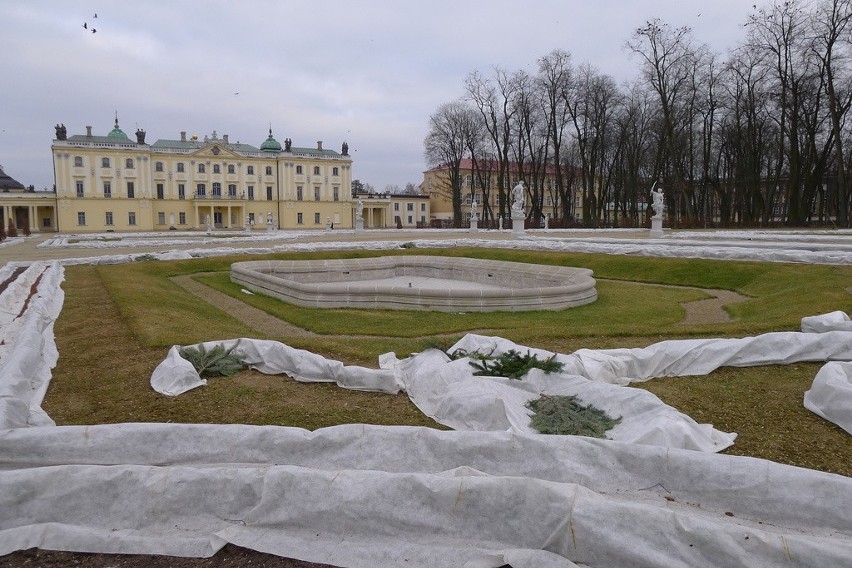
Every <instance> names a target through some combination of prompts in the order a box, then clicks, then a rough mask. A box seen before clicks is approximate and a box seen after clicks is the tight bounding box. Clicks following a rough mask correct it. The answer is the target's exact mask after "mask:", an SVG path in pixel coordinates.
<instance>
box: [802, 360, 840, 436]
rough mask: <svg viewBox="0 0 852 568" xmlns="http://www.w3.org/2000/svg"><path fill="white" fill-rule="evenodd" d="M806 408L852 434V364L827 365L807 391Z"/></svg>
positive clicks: (832, 363) (818, 373) (835, 363)
mask: <svg viewBox="0 0 852 568" xmlns="http://www.w3.org/2000/svg"><path fill="white" fill-rule="evenodd" d="M805 408H807V409H808V410H810V411H811V412H813V413H815V414H818V415H819V416H822V417H823V418H825V419H826V420H828V421H830V422H834V423H835V424H837V425H838V426H840V427H841V428H843V429H844V430H846V431H847V432H849V433H850V434H852V362H839V361H836V362H831V363H826V364H825V365H824V366H823V367H822V368H821V369H820V370H819V372H817V374H816V377H814V382H813V384H812V385H811V388H810V389H809V390H807V391H805Z"/></svg>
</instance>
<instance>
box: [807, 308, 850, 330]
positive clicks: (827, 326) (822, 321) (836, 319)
mask: <svg viewBox="0 0 852 568" xmlns="http://www.w3.org/2000/svg"><path fill="white" fill-rule="evenodd" d="M802 331H803V332H805V333H824V332H826V331H852V320H850V319H849V316H848V315H847V314H846V312H842V311H840V310H838V311H835V312H830V313H827V314H822V315H818V316H808V317H804V318H802Z"/></svg>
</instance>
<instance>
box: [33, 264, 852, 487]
mask: <svg viewBox="0 0 852 568" xmlns="http://www.w3.org/2000/svg"><path fill="white" fill-rule="evenodd" d="M394 253H395V251H382V252H371V251H359V252H346V253H341V252H334V253H331V252H314V253H299V254H296V253H294V254H277V255H266V256H262V257H251V258H252V259H259V258H280V259H305V260H308V259H319V258H354V257H367V256H378V255H387V254H394ZM397 253H402V254H424V253H425V254H442V255H447V256H471V257H477V258H493V259H498V260H509V261H516V262H533V263H542V264H556V265H563V266H579V267H587V268H591V269H592V270H593V271H594V272H595V277H596V278H598V279H599V281H598V293H599V299H598V301H597V302H595V303H593V304H588V305H585V306H580V307H577V308H572V309H568V310H562V311H558V312H546V311H540V312H522V313H513V312H494V313H465V314H456V313H441V312H408V311H382V310H354V309H331V310H322V309H312V308H301V307H297V306H292V305H289V304H285V303H283V302H280V301H278V300H276V299H273V298H268V297H265V296H262V295H258V294H255V295H246V294H245V293H243V292H242V291H241V289H240V287H239V286H237V285H235V284H233V283H231V282H230V279H229V273H228V271H229V269H230V264H231V263H232V262H235V261H239V260H246V259H247V257H246V256H245V255H241V256H238V257H230V258H227V257H218V258H207V259H198V260H188V261H169V262H160V261H149V262H135V263H129V264H122V265H104V266H88V265H83V266H73V267H68V268H66V281H65V283H64V284H63V288H64V290H65V294H66V297H65V305H64V308H63V311H62V313H61V315H60V317H59V319H58V320H57V322H56V326H55V332H56V338H57V346H58V349H59V353H60V358H59V363H58V366H57V368H56V369H55V371H54V378H53V381H52V383H51V385H50V388H49V390H48V393H47V396H46V398H45V401H44V404H43V407H44V409H45V410H46V411H47V413H48V414H49V415H50V416H51V417H53V418H54V420H56V422H57V423H58V424H100V423H114V422H133V421H144V422H195V423H249V424H279V425H287V426H299V427H303V428H308V429H315V428H319V427H323V426H329V425H333V424H341V423H349V422H362V423H372V424H406V425H424V426H431V427H440V426H438V425H437V424H436V423H434V422H433V421H432V420H431V419H429V418H427V417H425V416H423V415H422V414H421V413H420V412H419V411H418V410H417V408H416V407H414V405H413V404H412V403H411V402H410V401H409V400H408V398H407V396H405V395H404V394H401V395H397V396H392V395H384V394H378V393H375V394H374V393H360V392H354V391H346V390H343V389H340V388H338V387H336V386H334V385H329V384H303V383H296V382H295V381H292V380H289V379H287V378H286V377H268V376H264V375H261V374H259V373H256V372H252V371H245V372H241V373H238V374H237V375H235V376H233V377H230V378H226V379H225V378H223V379H211V380H210V381H209V383H208V386H207V387H203V388H200V389H196V390H193V391H190V392H188V393H186V394H183V395H181V396H179V397H175V398H170V397H165V396H162V395H159V394H157V393H155V392H154V391H153V390H152V389H151V388H150V386H149V379H150V376H151V372H152V371H153V369H154V367H155V366H156V365H157V364H159V363H160V361H162V360H163V358H164V357H165V355H166V352H167V351H168V348H169V347H170V346H171V345H175V344H178V345H188V344H192V343H198V342H201V341H208V340H217V339H229V338H235V337H255V338H263V339H275V340H279V341H282V342H285V343H287V344H288V345H291V346H293V347H299V348H304V349H308V350H310V351H313V352H316V353H319V354H321V355H324V356H326V357H329V358H332V359H337V360H340V361H342V362H344V363H345V364H358V365H364V366H369V367H376V365H377V358H378V356H379V355H380V354H381V353H385V352H388V351H394V352H396V353H397V354H398V355H399V356H401V357H404V356H407V355H408V354H409V353H412V352H416V351H420V350H422V349H424V348H426V347H430V346H438V347H442V348H446V347H449V346H450V345H452V343H454V342H455V341H456V340H457V339H458V338H460V337H461V336H462V335H463V334H464V333H467V332H476V333H482V334H487V335H499V336H502V337H505V338H507V339H511V340H512V341H516V342H518V343H521V344H524V345H530V346H535V347H540V348H543V349H549V350H552V351H558V352H561V353H570V352H572V351H575V350H576V349H579V348H591V349H600V348H612V347H641V346H645V345H648V344H650V343H654V342H656V341H660V340H663V339H677V338H689V337H741V336H745V335H753V334H757V333H764V332H768V331H783V330H797V329H798V328H799V323H800V320H801V318H802V317H803V316H807V315H815V314H819V313H825V312H828V311H832V310H837V309H840V310H844V311H847V312H852V295H850V294H849V293H848V292H847V291H846V288H847V287H848V286H849V283H850V282H852V267H836V266H812V265H785V264H774V263H749V262H732V261H712V260H694V259H687V260H685V259H659V258H646V257H626V256H611V255H589V254H563V253H559V254H557V253H543V252H529V251H498V250H484V249H448V250H429V251H424V250H417V249H408V250H405V251H399V252H397ZM186 274H188V275H192V276H193V278H195V279H196V280H197V281H199V282H202V283H204V284H205V285H207V286H210V287H212V288H214V289H216V290H219V291H221V292H224V293H226V294H229V295H231V296H233V297H234V298H239V299H240V300H241V301H243V302H245V303H246V304H249V305H251V306H253V307H255V308H258V309H261V310H263V311H266V312H268V313H270V314H272V315H274V316H276V317H279V318H281V319H284V320H286V321H287V322H289V323H290V324H292V325H294V326H297V327H300V328H303V329H305V330H308V331H309V332H310V333H309V334H300V335H297V336H296V335H294V336H292V337H264V336H263V334H261V333H258V332H257V331H256V330H254V329H252V328H251V327H249V326H247V325H246V324H244V323H241V322H240V321H239V320H237V319H235V318H234V317H232V316H231V315H229V314H227V313H225V312H223V311H222V310H220V309H218V308H217V307H215V306H213V305H211V304H209V303H207V302H205V301H203V300H202V299H200V298H197V297H195V296H193V295H192V294H190V293H189V292H187V291H186V290H184V289H183V288H181V287H180V286H179V285H177V284H176V283H175V282H174V281H172V280H171V279H170V278H171V277H172V276H178V275H186ZM634 282H641V283H644V284H646V285H639V286H637V285H636V284H634ZM660 285H665V286H660ZM695 288H718V289H728V290H735V291H737V292H739V293H741V294H743V295H745V296H748V297H749V300H747V301H744V302H742V303H738V304H734V305H732V306H730V307H729V308H728V310H729V313H730V314H731V316H732V321H730V322H727V323H718V324H710V325H694V326H689V327H685V326H683V325H681V324H680V323H679V322H680V321H681V319H682V318H683V314H684V310H683V308H682V306H681V303H683V302H688V301H693V300H698V299H702V298H705V297H707V296H706V294H704V293H703V292H701V291H700V290H697V289H695ZM817 368H818V365H814V364H800V365H790V366H786V367H756V368H746V369H733V368H725V369H721V370H719V371H717V372H715V373H713V374H711V375H709V376H707V377H683V378H666V379H657V380H653V381H649V382H647V383H645V384H641V385H637V386H638V387H640V388H645V389H648V390H650V391H652V392H654V393H655V394H657V395H658V396H660V398H662V399H663V400H664V401H665V402H667V403H668V404H671V405H672V406H674V407H676V408H678V409H679V410H681V411H683V412H685V413H686V414H688V415H690V416H692V417H693V418H695V419H696V420H697V421H699V422H708V423H712V424H713V425H714V426H715V427H716V428H718V429H720V430H724V431H735V432H738V433H739V437H738V438H737V441H736V444H735V445H734V446H733V448H731V449H729V450H727V452H728V453H734V454H741V455H752V456H757V457H763V458H767V459H772V460H774V461H779V462H782V463H790V464H794V465H800V466H803V467H810V468H814V469H821V470H824V471H831V472H836V473H841V474H843V475H852V437H850V436H849V435H848V434H846V433H845V432H843V431H842V430H841V429H840V428H838V427H836V426H834V425H833V424H830V423H828V422H826V421H824V420H822V419H821V418H818V417H817V416H815V415H813V414H812V413H810V412H808V411H807V410H805V409H804V407H803V406H802V396H803V393H804V391H805V390H807V388H809V386H810V382H811V381H812V380H813V376H814V374H815V373H816V370H817Z"/></svg>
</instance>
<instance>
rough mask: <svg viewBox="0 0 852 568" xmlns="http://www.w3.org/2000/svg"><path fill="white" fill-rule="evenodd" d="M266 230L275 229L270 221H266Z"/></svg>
mask: <svg viewBox="0 0 852 568" xmlns="http://www.w3.org/2000/svg"><path fill="white" fill-rule="evenodd" d="M266 230H267V231H268V232H270V233H271V232H272V231H274V230H275V225H273V224H272V221H267V222H266Z"/></svg>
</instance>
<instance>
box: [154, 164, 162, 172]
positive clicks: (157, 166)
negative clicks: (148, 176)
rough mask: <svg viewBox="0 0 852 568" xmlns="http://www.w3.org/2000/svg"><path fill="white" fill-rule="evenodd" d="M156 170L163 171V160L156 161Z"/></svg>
mask: <svg viewBox="0 0 852 568" xmlns="http://www.w3.org/2000/svg"><path fill="white" fill-rule="evenodd" d="M154 171H155V172H161V171H163V162H156V163H155V164H154Z"/></svg>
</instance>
